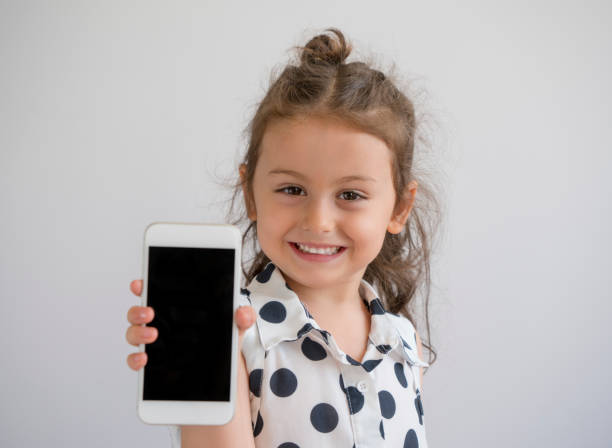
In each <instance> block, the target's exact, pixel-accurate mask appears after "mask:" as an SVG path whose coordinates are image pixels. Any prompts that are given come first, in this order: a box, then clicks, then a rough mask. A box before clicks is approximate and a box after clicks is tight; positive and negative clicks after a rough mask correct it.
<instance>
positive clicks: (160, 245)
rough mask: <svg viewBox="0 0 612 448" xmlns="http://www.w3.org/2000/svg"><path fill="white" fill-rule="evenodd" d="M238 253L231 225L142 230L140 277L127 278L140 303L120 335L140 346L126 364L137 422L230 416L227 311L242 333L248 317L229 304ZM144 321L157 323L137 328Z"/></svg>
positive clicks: (215, 421) (195, 421) (231, 343)
mask: <svg viewBox="0 0 612 448" xmlns="http://www.w3.org/2000/svg"><path fill="white" fill-rule="evenodd" d="M239 259H240V233H239V231H238V230H237V229H236V228H235V227H233V226H224V225H203V224H180V223H154V224H152V225H150V226H149V227H148V228H147V230H146V232H145V245H144V257H143V261H144V263H143V274H144V275H143V276H144V282H140V281H134V282H132V284H131V288H132V291H133V292H134V293H135V294H137V295H140V294H142V295H143V302H142V304H143V305H144V306H141V307H133V308H131V309H130V311H129V312H128V320H129V321H130V323H132V324H133V325H132V326H131V327H130V328H129V329H128V332H127V335H126V336H127V339H128V342H130V343H131V344H133V345H136V344H138V343H140V344H142V345H141V353H138V354H132V355H130V356H129V357H128V364H129V365H130V367H132V368H133V369H134V370H140V372H139V392H138V394H139V395H138V415H139V417H140V418H141V420H143V421H144V422H145V423H150V424H180V425H223V424H225V423H227V422H228V421H229V420H230V419H231V418H232V416H233V414H234V408H235V402H236V370H237V355H238V342H239V341H238V339H239V338H238V337H237V336H238V334H237V325H235V324H234V322H233V321H234V319H233V314H234V313H233V311H235V312H236V320H237V323H239V324H241V325H240V326H241V327H242V328H241V330H242V332H244V330H245V329H246V328H248V326H250V325H251V324H252V323H253V321H254V313H253V312H252V309H251V308H250V307H243V308H242V309H236V308H237V297H238V294H239V280H240V276H239V266H240V264H239ZM148 305H150V306H148ZM154 310H155V311H154ZM149 322H151V323H152V324H153V325H154V326H156V327H158V328H153V327H148V328H147V327H145V326H144V324H146V323H149ZM242 324H243V325H242ZM151 330H152V332H151V334H148V335H147V334H146V331H151ZM144 344H148V345H147V346H145V345H144ZM144 366H146V368H144V369H142V367H144ZM141 369H142V370H141Z"/></svg>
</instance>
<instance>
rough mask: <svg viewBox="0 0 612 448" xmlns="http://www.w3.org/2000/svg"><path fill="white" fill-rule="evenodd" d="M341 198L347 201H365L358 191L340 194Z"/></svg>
mask: <svg viewBox="0 0 612 448" xmlns="http://www.w3.org/2000/svg"><path fill="white" fill-rule="evenodd" d="M340 197H341V198H342V199H344V200H347V201H356V200H357V199H364V197H363V196H361V195H360V194H359V193H357V192H356V191H343V192H342V193H340Z"/></svg>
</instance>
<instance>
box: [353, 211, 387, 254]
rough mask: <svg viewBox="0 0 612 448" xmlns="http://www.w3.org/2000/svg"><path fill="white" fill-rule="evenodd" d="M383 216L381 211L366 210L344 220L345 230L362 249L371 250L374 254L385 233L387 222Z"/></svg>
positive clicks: (380, 245) (379, 246)
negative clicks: (357, 215)
mask: <svg viewBox="0 0 612 448" xmlns="http://www.w3.org/2000/svg"><path fill="white" fill-rule="evenodd" d="M383 217H384V214H383V213H382V212H381V211H374V210H368V211H364V212H363V213H361V214H360V216H359V217H353V218H352V219H349V220H347V222H346V232H347V233H348V234H349V235H350V236H351V238H352V239H353V240H354V241H355V242H356V243H357V242H358V243H359V244H360V246H361V247H363V248H364V250H366V251H367V252H368V253H369V252H372V253H373V254H374V256H376V255H377V254H378V251H379V250H380V248H381V247H382V244H383V241H384V239H385V234H386V233H387V224H388V222H387V221H386V220H384V219H382V218H383Z"/></svg>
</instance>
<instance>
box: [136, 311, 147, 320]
mask: <svg viewBox="0 0 612 448" xmlns="http://www.w3.org/2000/svg"><path fill="white" fill-rule="evenodd" d="M138 317H139V318H140V319H141V320H144V319H146V318H147V312H146V311H141V312H140V314H138Z"/></svg>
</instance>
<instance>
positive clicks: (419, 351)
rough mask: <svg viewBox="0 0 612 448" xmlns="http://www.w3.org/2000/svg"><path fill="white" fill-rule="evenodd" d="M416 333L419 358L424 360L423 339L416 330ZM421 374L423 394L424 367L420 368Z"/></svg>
mask: <svg viewBox="0 0 612 448" xmlns="http://www.w3.org/2000/svg"><path fill="white" fill-rule="evenodd" d="M414 333H415V335H416V340H417V352H418V354H419V358H421V359H423V345H422V344H421V337H420V336H419V333H417V332H416V330H415V332H414ZM419 373H420V374H421V394H422V393H423V367H419Z"/></svg>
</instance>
